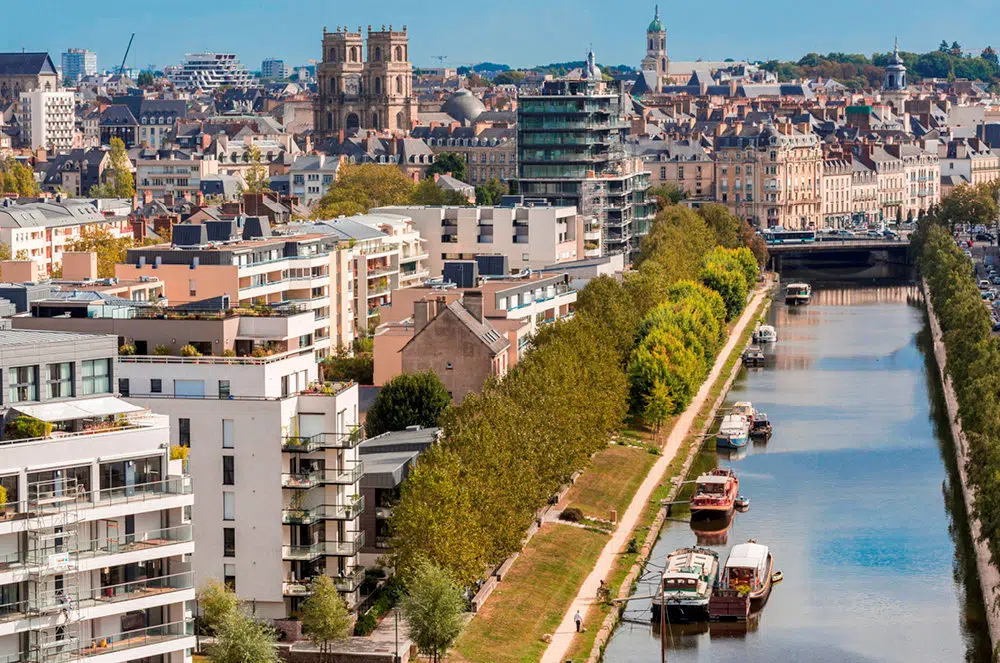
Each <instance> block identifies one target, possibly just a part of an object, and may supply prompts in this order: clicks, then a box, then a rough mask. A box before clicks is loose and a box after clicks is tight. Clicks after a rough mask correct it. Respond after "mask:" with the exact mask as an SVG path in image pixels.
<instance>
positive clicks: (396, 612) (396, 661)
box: [392, 607, 399, 663]
mask: <svg viewBox="0 0 1000 663" xmlns="http://www.w3.org/2000/svg"><path fill="white" fill-rule="evenodd" d="M392 614H393V616H394V617H395V618H396V653H395V654H394V655H393V658H392V663H399V608H398V607H394V608H393V609H392Z"/></svg>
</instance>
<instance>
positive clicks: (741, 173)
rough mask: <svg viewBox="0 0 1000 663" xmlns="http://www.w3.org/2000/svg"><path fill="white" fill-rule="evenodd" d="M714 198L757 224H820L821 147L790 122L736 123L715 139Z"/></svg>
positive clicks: (791, 225) (811, 137)
mask: <svg viewBox="0 0 1000 663" xmlns="http://www.w3.org/2000/svg"><path fill="white" fill-rule="evenodd" d="M715 158H716V161H715V192H716V193H715V198H716V200H717V201H718V202H720V203H722V204H724V205H726V206H727V207H729V209H730V211H731V212H732V213H733V214H735V215H736V216H739V217H740V218H742V219H745V220H746V221H747V222H749V223H751V224H753V225H755V226H757V227H760V228H773V227H775V226H782V227H784V228H787V229H799V228H819V227H820V226H821V225H822V224H823V214H822V207H823V206H822V187H823V183H822V177H823V151H822V148H821V146H820V142H819V139H818V138H817V136H816V135H815V134H813V133H804V132H803V131H801V130H800V129H799V128H796V127H795V126H793V125H791V124H779V125H777V126H775V125H772V124H767V125H765V126H764V127H763V128H761V129H759V130H755V129H746V130H744V129H742V127H739V128H737V130H736V131H734V132H733V133H732V134H730V135H723V136H719V137H718V138H716V152H715Z"/></svg>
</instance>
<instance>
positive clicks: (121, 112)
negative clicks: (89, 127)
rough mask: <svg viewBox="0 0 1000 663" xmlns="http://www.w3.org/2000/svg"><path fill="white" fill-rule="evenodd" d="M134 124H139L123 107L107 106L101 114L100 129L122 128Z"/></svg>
mask: <svg viewBox="0 0 1000 663" xmlns="http://www.w3.org/2000/svg"><path fill="white" fill-rule="evenodd" d="M136 124H139V122H138V121H137V120H136V119H135V115H133V114H132V111H131V110H130V109H129V107H128V106H125V105H116V106H108V107H107V108H105V109H104V112H103V113H101V126H102V127H112V126H114V127H123V126H132V125H136Z"/></svg>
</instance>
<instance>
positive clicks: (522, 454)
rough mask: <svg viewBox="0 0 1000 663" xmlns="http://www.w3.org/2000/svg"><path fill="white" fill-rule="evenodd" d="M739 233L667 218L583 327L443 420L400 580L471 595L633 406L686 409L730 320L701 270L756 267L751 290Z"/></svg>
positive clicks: (593, 297) (541, 341) (417, 497)
mask: <svg viewBox="0 0 1000 663" xmlns="http://www.w3.org/2000/svg"><path fill="white" fill-rule="evenodd" d="M744 227H745V226H744V224H743V222H741V221H739V220H738V219H735V218H734V217H732V216H731V215H730V214H729V213H728V211H726V209H725V208H724V207H719V206H711V205H710V206H706V207H705V208H703V209H702V210H701V211H700V212H697V213H696V212H694V211H692V210H690V209H688V208H682V207H678V206H669V207H667V208H666V209H665V210H664V211H663V212H661V213H660V214H659V215H658V216H657V219H656V221H655V223H654V226H653V229H652V232H651V233H650V235H649V236H648V237H647V238H646V239H645V240H644V241H643V244H642V255H641V257H640V260H639V261H638V264H639V268H638V269H637V270H634V271H632V272H629V274H628V275H627V276H626V277H625V279H624V282H623V283H622V282H619V281H617V280H616V279H614V278H611V277H601V278H598V279H595V280H594V281H592V282H591V283H590V284H589V285H588V286H587V287H586V288H584V289H583V290H582V291H581V292H580V293H579V296H578V299H577V311H576V316H575V317H574V318H573V319H572V320H570V321H567V322H561V323H557V324H554V325H550V326H547V327H545V328H543V329H542V330H541V331H539V333H538V334H537V335H536V336H535V338H534V339H533V345H532V349H531V350H530V351H529V352H528V353H527V354H526V355H525V357H524V358H523V359H521V361H519V362H518V364H517V365H516V366H515V367H514V368H513V370H511V372H510V373H509V374H508V375H507V376H506V377H505V378H504V379H503V381H500V382H495V381H494V382H489V383H487V384H486V386H485V387H484V389H483V391H482V393H480V394H473V395H470V396H468V397H466V399H465V400H464V401H463V402H462V403H461V405H459V406H457V407H452V408H448V409H446V410H445V411H444V412H443V413H441V415H440V419H441V420H442V424H443V427H444V437H443V441H442V442H441V444H439V445H436V446H434V447H432V448H430V449H429V450H428V451H427V452H425V453H424V455H423V456H421V461H420V463H419V464H418V465H417V466H416V468H414V470H413V472H412V473H411V475H410V477H409V478H408V480H407V482H406V483H405V484H404V485H403V490H402V495H401V499H400V503H399V504H398V505H397V506H396V507H395V509H394V512H393V519H392V523H391V524H392V530H393V535H394V542H393V551H394V552H393V555H394V560H393V561H394V566H395V567H396V568H397V569H398V570H399V571H400V573H401V574H402V575H403V577H404V578H406V577H407V576H408V575H409V574H410V573H412V569H414V568H416V567H417V566H418V565H419V564H420V563H422V561H424V560H429V561H430V562H433V563H434V564H435V565H437V566H439V567H441V568H442V569H443V570H444V571H445V572H447V573H448V574H450V576H451V577H452V578H454V579H455V581H456V582H458V583H459V584H460V585H462V586H465V587H469V586H472V585H473V584H474V583H475V582H476V581H477V580H478V579H479V578H480V577H481V576H482V574H483V573H484V571H485V570H487V569H488V568H490V567H491V566H493V565H495V564H497V563H499V562H500V561H501V560H502V559H503V558H504V557H506V556H507V555H509V554H511V553H512V552H515V551H517V550H519V549H520V546H521V540H522V537H523V535H524V530H525V528H526V527H527V526H528V525H529V524H530V523H531V521H532V519H533V518H534V514H535V511H536V509H537V508H538V507H539V505H541V504H544V503H545V501H546V500H547V498H548V497H549V496H550V495H551V494H552V493H553V492H554V490H555V489H557V487H558V486H559V485H560V484H562V483H564V482H565V481H566V480H567V479H568V478H569V476H570V475H571V474H572V473H573V472H574V471H575V470H577V469H579V468H580V467H582V466H583V465H584V464H585V463H586V462H587V460H588V458H589V457H590V456H591V455H592V454H593V453H594V452H596V451H598V450H600V449H602V448H604V447H605V446H606V445H607V442H608V440H609V439H610V438H611V436H612V435H613V434H614V433H615V432H616V431H617V430H618V429H619V428H620V426H621V424H622V421H623V419H624V417H625V416H626V415H627V413H628V411H629V407H630V404H631V406H632V410H633V411H634V412H635V414H636V415H638V416H639V417H642V416H643V415H646V416H649V417H650V419H651V420H652V422H651V423H659V422H662V420H663V419H664V418H665V417H666V416H668V415H669V413H673V412H675V411H677V410H678V409H679V408H680V407H682V405H683V404H685V403H686V401H685V398H686V399H687V400H690V395H691V393H693V389H694V388H696V387H695V386H692V385H696V384H697V381H698V376H699V375H700V376H701V377H702V378H703V377H704V373H705V372H706V371H707V370H708V369H707V366H709V365H710V364H711V359H712V358H713V357H714V356H715V354H716V353H717V352H718V349H719V348H720V347H721V345H722V341H723V339H724V337H725V320H726V318H727V315H728V314H729V313H730V311H729V310H728V309H727V308H726V304H725V301H724V298H723V297H722V296H721V295H720V294H719V293H718V292H716V291H714V290H712V289H711V288H710V287H708V286H706V285H704V284H702V283H701V276H702V272H703V271H706V270H707V271H706V273H712V274H714V271H715V270H720V271H725V273H728V271H726V270H729V269H738V272H739V275H740V276H739V278H740V279H744V274H746V271H744V269H745V267H744V265H746V262H745V259H746V257H747V256H750V260H751V261H753V262H754V275H755V276H754V278H756V271H757V267H758V264H757V262H756V261H754V259H753V254H752V252H751V251H750V250H749V249H747V248H746V247H744V246H742V245H743V243H744V241H745V239H746V238H747V237H748V235H747V234H745V233H744V232H743V229H744ZM752 236H753V233H749V237H752ZM729 243H732V244H734V245H735V246H733V247H731V248H726V245H727V244H729ZM720 247H722V248H720ZM765 251H766V250H765ZM765 257H766V256H765ZM733 265H738V267H735V268H734V267H732V266H733ZM741 284H742V285H743V287H744V290H743V292H744V294H745V293H746V290H745V287H746V283H745V281H741ZM637 343H638V344H639V345H641V349H639V348H637ZM630 378H631V380H632V386H631V388H630V384H629V381H630ZM408 407H409V406H408ZM371 416H372V415H371V412H369V422H371ZM379 421H381V415H379ZM392 423H393V426H395V427H401V426H405V425H408V424H410V423H422V422H417V421H410V420H409V419H407V420H406V421H393V422H392ZM380 426H381V424H380ZM371 432H372V431H369V434H371Z"/></svg>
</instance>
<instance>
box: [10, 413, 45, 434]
mask: <svg viewBox="0 0 1000 663" xmlns="http://www.w3.org/2000/svg"><path fill="white" fill-rule="evenodd" d="M51 433H52V424H50V423H48V422H47V421H42V420H41V419H35V418H34V417H29V416H27V415H24V414H22V415H19V416H18V417H17V418H16V419H14V420H12V421H10V422H8V423H7V439H8V440H27V439H31V438H34V437H48V436H49V435H50V434H51Z"/></svg>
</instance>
